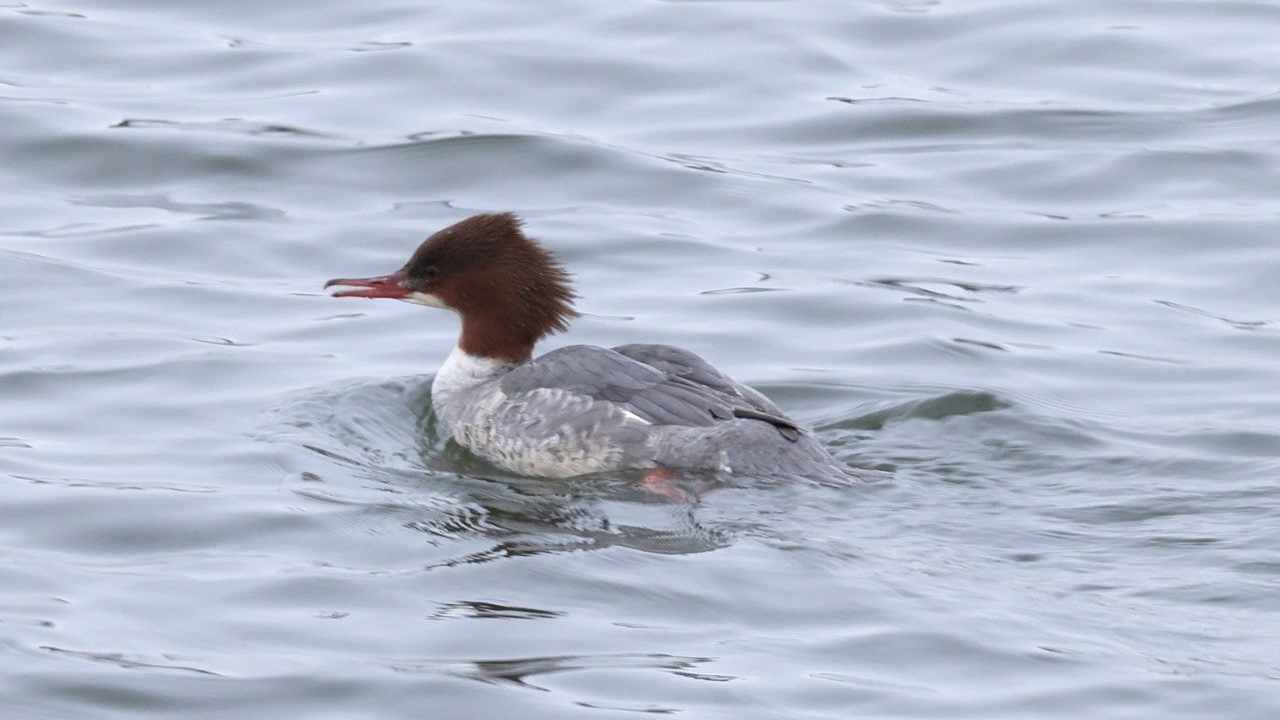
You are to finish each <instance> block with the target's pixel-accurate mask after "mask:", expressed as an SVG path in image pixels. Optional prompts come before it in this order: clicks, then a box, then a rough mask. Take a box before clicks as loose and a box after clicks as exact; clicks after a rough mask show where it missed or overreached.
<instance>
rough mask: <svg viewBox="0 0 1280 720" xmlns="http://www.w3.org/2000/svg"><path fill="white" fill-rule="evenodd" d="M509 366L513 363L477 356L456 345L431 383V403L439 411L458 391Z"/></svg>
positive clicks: (471, 386)
mask: <svg viewBox="0 0 1280 720" xmlns="http://www.w3.org/2000/svg"><path fill="white" fill-rule="evenodd" d="M509 367H511V363H508V362H504V361H502V360H494V359H493V358H487V357H477V356H475V355H471V354H469V353H467V352H464V351H463V350H462V348H459V347H455V348H454V349H453V352H451V353H449V357H448V358H446V359H445V361H444V364H443V365H441V366H440V370H439V371H438V372H437V373H436V379H435V380H434V381H433V382H432V383H431V404H432V405H434V406H435V408H436V412H437V413H439V412H441V410H442V408H444V407H445V406H447V405H448V404H449V401H450V400H451V399H453V397H454V396H455V395H457V394H458V393H460V392H463V391H464V390H470V389H471V388H473V387H475V386H477V385H480V384H481V383H484V382H488V381H489V380H492V379H494V378H495V377H498V376H499V375H501V374H502V373H503V372H505V371H506V370H507V368H509Z"/></svg>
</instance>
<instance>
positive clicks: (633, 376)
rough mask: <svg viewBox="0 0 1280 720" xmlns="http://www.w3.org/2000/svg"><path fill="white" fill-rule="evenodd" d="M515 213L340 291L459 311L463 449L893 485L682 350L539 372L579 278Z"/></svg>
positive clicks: (531, 458)
mask: <svg viewBox="0 0 1280 720" xmlns="http://www.w3.org/2000/svg"><path fill="white" fill-rule="evenodd" d="M521 224H522V223H521V221H520V220H519V219H518V218H517V217H516V216H515V215H514V214H512V213H490V214H482V215H476V216H474V217H470V218H467V219H466V220H463V221H461V222H459V223H457V224H455V225H451V226H449V227H447V228H445V229H443V230H441V231H439V232H437V233H435V234H434V235H432V236H431V237H429V238H427V239H426V241H425V242H423V243H422V245H421V246H420V247H419V248H418V249H417V251H416V252H414V254H413V257H411V258H410V259H409V262H408V263H406V264H405V266H404V267H402V268H400V269H399V270H397V271H395V272H393V273H391V274H390V275H383V276H380V277H369V278H336V279H333V280H330V281H329V282H327V283H325V287H326V288H329V287H332V286H335V285H336V286H343V287H347V288H352V289H346V290H339V291H337V292H335V293H334V297H364V298H394V299H396V300H404V301H406V302H411V303H417V304H419V305H428V306H430V307H439V308H446V309H449V310H453V311H455V312H456V313H458V315H460V316H461V318H462V335H461V337H460V338H459V339H458V344H457V346H456V347H455V348H454V349H453V352H452V353H450V355H449V357H448V359H447V360H445V362H444V365H442V366H441V367H440V371H439V372H438V373H437V374H436V376H435V379H434V381H433V382H432V386H431V403H432V406H433V407H434V408H435V412H436V416H437V418H438V419H439V420H440V421H442V422H443V423H444V424H445V426H446V427H448V429H449V431H450V432H451V433H452V435H453V438H454V440H456V441H457V442H458V443H459V444H461V445H462V446H464V447H466V448H468V449H469V450H471V451H472V452H474V453H475V454H477V455H479V456H481V457H483V458H485V459H486V460H489V461H490V462H493V463H496V464H497V465H499V466H501V467H503V468H506V469H507V470H510V471H512V472H515V473H518V474H521V475H529V476H535V477H547V478H564V477H571V476H575V475H583V474H587V473H595V472H604V471H614V470H625V469H646V470H649V471H652V472H657V473H667V474H668V476H670V475H671V474H673V471H676V470H680V469H698V470H711V471H719V472H727V473H735V474H742V475H748V476H753V477H759V478H766V479H790V478H807V479H812V480H817V481H820V482H837V483H848V482H850V481H861V480H871V479H877V478H879V477H883V476H884V473H880V472H878V471H874V470H859V469H854V468H849V467H846V466H844V465H843V464H841V463H840V462H838V461H837V460H836V459H835V458H833V457H832V456H831V454H830V453H829V452H827V450H826V449H825V448H824V447H823V446H822V445H821V444H820V443H819V442H818V441H817V440H816V439H815V438H814V437H813V435H812V434H810V432H809V431H808V430H807V429H805V428H803V427H801V426H800V424H798V423H797V422H795V421H794V420H792V419H790V418H788V417H787V416H786V415H784V414H783V412H782V410H780V409H779V408H778V406H777V405H775V404H774V403H773V402H772V401H770V400H769V399H768V398H766V397H765V396H764V395H762V394H760V393H759V392H757V391H755V390H753V389H751V388H749V387H747V386H746V385H743V384H741V383H739V382H737V381H735V380H733V379H731V378H729V377H728V376H726V375H724V374H723V373H721V372H720V371H719V370H716V369H715V368H714V367H712V366H711V365H710V364H709V363H707V362H706V361H705V360H703V359H702V358H700V357H698V356H697V355H695V354H693V353H691V352H689V351H688V350H684V349H681V348H678V347H673V346H670V345H622V346H619V347H615V348H611V349H606V348H601V347H592V346H588V345H571V346H569V347H563V348H560V349H558V350H553V351H551V352H549V353H547V354H545V355H542V356H540V357H538V358H536V359H534V358H533V348H534V345H535V344H536V343H537V342H538V340H540V339H542V338H543V337H544V336H546V335H549V334H552V333H555V332H562V331H564V330H567V329H568V320H569V318H573V317H577V316H578V314H579V313H578V312H577V311H576V310H574V309H573V304H572V303H573V300H574V299H575V298H576V297H577V295H576V294H575V293H574V292H573V290H572V289H571V288H570V286H569V275H568V273H567V272H565V270H564V268H563V267H562V266H561V265H560V263H559V262H557V260H556V259H555V257H554V256H553V255H552V254H551V253H550V252H549V251H547V250H546V249H545V248H544V247H542V246H541V245H540V244H538V243H537V242H536V241H535V240H533V239H531V238H529V237H528V236H526V235H525V234H524V232H523V231H522V229H521Z"/></svg>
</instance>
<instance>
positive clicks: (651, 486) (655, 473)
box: [640, 467, 698, 503]
mask: <svg viewBox="0 0 1280 720" xmlns="http://www.w3.org/2000/svg"><path fill="white" fill-rule="evenodd" d="M640 484H641V485H643V486H644V488H645V489H646V490H648V491H649V492H651V493H653V494H654V495H658V496H659V497H662V498H664V499H666V500H670V501H671V502H687V503H693V502H697V501H698V496H697V495H694V494H693V493H691V492H689V491H688V490H685V489H684V488H682V487H680V476H679V475H676V473H675V471H674V470H670V469H668V468H664V467H657V468H652V469H649V470H646V471H645V473H644V477H642V478H640Z"/></svg>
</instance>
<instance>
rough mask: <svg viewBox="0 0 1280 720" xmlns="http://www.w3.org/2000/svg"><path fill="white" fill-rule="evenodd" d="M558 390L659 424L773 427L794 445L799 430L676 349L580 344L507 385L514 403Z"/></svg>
mask: <svg viewBox="0 0 1280 720" xmlns="http://www.w3.org/2000/svg"><path fill="white" fill-rule="evenodd" d="M540 388H556V389H561V390H565V391H568V392H571V393H574V394H578V395H584V396H587V397H590V398H592V399H595V400H604V401H608V402H611V403H615V404H617V405H619V406H621V407H622V408H624V409H625V410H627V411H628V412H630V413H632V414H634V415H636V416H637V417H640V418H642V419H643V420H645V421H647V422H649V423H652V424H654V425H686V426H696V427H707V426H711V425H714V424H716V423H717V422H722V421H725V420H729V419H732V418H747V419H754V420H762V421H764V422H767V423H770V424H772V425H773V426H775V427H776V428H778V431H779V432H781V433H782V434H783V436H784V437H786V438H787V439H789V440H794V439H795V438H796V437H798V436H799V431H800V428H799V426H797V425H796V424H795V423H794V422H793V421H791V420H789V419H788V418H787V417H786V416H784V415H783V414H782V411H781V410H779V409H778V407H777V406H776V405H774V404H773V403H771V402H769V400H768V399H766V398H765V397H764V396H763V395H760V394H759V393H757V392H756V391H754V390H752V389H751V388H748V387H746V386H745V385H741V384H739V383H737V382H735V381H734V380H732V379H730V378H728V377H726V376H725V375H723V374H722V373H720V371H718V370H716V369H715V368H713V367H712V366H711V365H710V364H709V363H707V362H706V361H705V360H703V359H702V358H700V357H698V356H697V355H694V354H693V353H691V352H688V351H687V350H681V349H680V348H676V347H671V346H669V345H623V346H620V347H616V348H613V349H612V350H606V349H604V348H598V347H589V346H585V345H573V346H569V347H565V348H560V349H559V350H553V351H552V352H549V353H547V354H546V355H543V356H541V357H539V358H538V359H536V360H534V361H532V362H529V363H526V364H524V365H520V366H518V367H516V368H514V369H513V370H511V371H510V372H509V373H507V374H506V375H505V376H504V377H503V379H502V391H503V392H504V393H506V394H507V395H508V396H512V395H515V394H518V393H522V392H530V391H533V390H536V389H540Z"/></svg>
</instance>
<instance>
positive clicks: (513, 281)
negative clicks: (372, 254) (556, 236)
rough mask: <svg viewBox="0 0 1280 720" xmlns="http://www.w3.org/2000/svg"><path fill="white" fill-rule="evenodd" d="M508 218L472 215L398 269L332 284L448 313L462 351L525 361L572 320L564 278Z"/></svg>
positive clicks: (345, 293)
mask: <svg viewBox="0 0 1280 720" xmlns="http://www.w3.org/2000/svg"><path fill="white" fill-rule="evenodd" d="M520 225H521V224H520V220H519V219H518V218H517V217H516V216H515V215H514V214H512V213H486V214H483V215H474V216H472V217H469V218H467V219H466V220H463V221H461V222H458V223H455V224H453V225H450V226H449V227H447V228H445V229H443V230H440V231H439V232H437V233H435V234H434V235H432V236H431V237H429V238H427V239H426V241H425V242H423V243H422V245H421V246H419V247H418V249H417V251H415V252H414V253H413V257H411V258H409V262H408V263H406V264H405V266H404V267H403V268H401V269H400V270H399V271H397V272H395V273H392V274H390V275H386V276H383V277H378V278H358V279H336V280H330V281H329V282H328V283H327V284H326V287H328V286H329V285H349V286H353V287H356V288H358V289H355V290H343V291H340V292H338V293H336V294H337V295H339V296H347V297H391V298H396V299H399V300H405V301H408V302H415V303H418V304H421V305H431V306H435V307H446V308H449V309H452V310H456V311H457V312H458V314H459V315H461V316H462V337H461V339H460V340H459V341H458V345H459V347H461V348H462V349H463V350H464V351H465V352H467V353H469V354H471V355H476V356H480V357H489V358H494V359H499V360H504V361H508V362H521V361H524V360H527V359H529V357H530V356H531V355H532V352H533V346H534V344H535V343H536V342H537V341H538V340H539V339H541V338H542V337H543V336H545V335H549V334H551V333H554V332H560V331H563V330H567V329H568V327H569V326H568V320H569V318H572V317H576V316H577V315H578V313H577V311H575V310H574V309H573V299H574V298H575V297H576V296H575V295H574V292H573V290H572V289H571V288H570V286H569V274H568V273H567V272H565V270H564V267H562V266H561V265H560V263H559V262H558V261H557V260H556V259H555V256H554V255H552V254H551V253H550V252H549V251H548V250H547V249H546V248H544V247H542V246H541V245H539V244H538V243H537V241H535V240H533V239H532V238H529V237H528V236H526V235H525V234H524V232H523V231H522V230H521V227H520Z"/></svg>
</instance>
